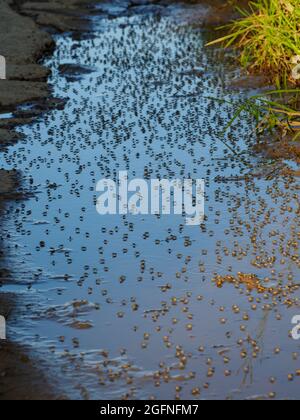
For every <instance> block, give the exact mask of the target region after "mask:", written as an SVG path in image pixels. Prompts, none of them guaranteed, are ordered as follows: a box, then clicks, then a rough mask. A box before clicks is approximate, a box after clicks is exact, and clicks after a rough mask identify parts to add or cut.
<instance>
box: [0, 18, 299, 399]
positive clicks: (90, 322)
mask: <svg viewBox="0 0 300 420" xmlns="http://www.w3.org/2000/svg"><path fill="white" fill-rule="evenodd" d="M206 36H207V34H205V33H204V32H203V31H201V30H199V29H197V28H195V27H193V26H191V25H183V24H182V23H181V22H180V19H177V20H176V19H173V18H171V17H168V16H163V17H159V16H157V15H155V16H152V15H151V14H149V15H147V16H146V17H145V16H132V17H129V18H128V17H126V18H125V17H123V18H122V17H121V18H118V19H115V20H107V21H106V20H102V21H101V28H100V29H99V30H96V31H95V32H93V33H92V34H89V36H86V37H85V36H82V37H81V38H80V39H76V40H74V39H73V38H72V37H68V36H59V37H57V47H56V50H55V53H54V55H53V56H52V57H51V58H49V59H48V60H47V65H48V66H49V67H50V68H51V70H52V76H51V79H50V82H51V84H52V86H53V90H54V96H56V97H60V98H63V99H67V103H66V106H65V109H64V110H51V111H50V112H49V113H47V114H46V115H43V116H42V117H41V118H40V119H39V120H38V121H37V122H35V123H34V124H32V125H30V126H25V127H22V128H20V129H19V131H20V132H21V133H23V134H24V141H20V142H19V143H18V145H16V146H14V147H11V148H10V149H9V150H8V151H7V152H6V153H5V154H4V155H2V156H1V165H2V167H3V168H5V169H17V170H18V171H19V173H20V174H21V176H22V179H23V188H24V189H25V190H26V191H30V192H31V193H32V197H31V198H29V199H28V200H26V201H22V202H18V203H17V204H11V205H8V206H7V208H6V209H5V214H4V220H3V221H2V224H3V227H2V228H3V230H4V237H5V239H4V241H2V242H3V243H2V244H1V247H2V248H3V249H4V255H5V258H4V260H3V261H2V263H1V264H2V267H5V268H6V269H7V277H8V278H9V280H10V281H8V282H7V281H6V282H5V281H3V283H5V284H6V285H5V286H4V287H3V288H2V290H3V291H9V292H11V291H14V292H16V293H18V294H20V296H21V297H22V299H23V300H24V304H23V307H22V308H21V309H20V311H19V316H18V319H16V322H15V324H14V325H12V326H10V329H9V334H10V338H11V339H13V340H16V341H19V342H21V343H24V344H26V345H29V346H30V347H31V348H32V351H33V353H34V354H36V355H37V356H38V357H41V358H42V359H43V360H44V363H45V364H47V366H48V367H49V369H48V370H49V379H50V380H51V378H53V380H55V381H56V382H57V383H59V385H60V386H59V388H58V392H60V393H61V394H63V395H65V396H68V397H70V398H72V397H74V398H97V399H105V398H109V399H118V398H124V399H148V398H157V399H174V398H177V399H180V398H181V399H190V398H191V399H199V398H200V399H201V398H203V399H217V398H218V399H220V398H221V399H224V398H233V399H240V398H255V399H256V398H287V397H288V398H297V397H299V379H300V372H299V369H300V360H299V359H298V352H299V344H300V342H298V341H296V340H293V339H292V337H291V330H292V328H293V324H292V318H293V317H294V316H295V315H298V314H299V315H300V308H299V302H298V298H299V291H298V287H299V286H298V283H299V226H300V223H299V183H298V182H297V180H294V179H293V178H289V177H285V178H284V177H283V176H281V163H278V162H273V161H265V160H264V159H263V158H261V157H259V156H255V155H253V154H251V144H252V142H255V138H254V137H253V136H250V137H249V126H251V124H252V122H251V121H247V120H246V119H244V120H242V121H239V122H238V123H237V124H236V125H235V126H234V127H233V128H232V130H231V131H230V134H229V135H228V136H227V137H226V138H224V140H223V139H222V137H220V132H221V131H222V130H223V129H224V128H225V127H226V125H227V124H228V122H229V120H230V118H231V116H232V109H231V106H230V105H228V104H226V103H224V104H223V103H220V102H218V101H216V100H215V99H214V98H218V99H229V100H237V99H239V98H240V97H239V95H238V94H237V93H236V92H235V93H231V92H230V90H229V89H228V86H229V84H230V81H231V80H232V79H233V78H234V77H235V76H236V75H237V74H238V72H237V69H236V68H234V67H233V66H232V59H231V58H230V57H227V58H226V57H225V58H224V57H223V56H222V53H221V52H220V51H216V50H213V49H207V48H205V47H204V44H205V38H206ZM62 65H64V66H62ZM76 66H77V67H76ZM220 139H222V140H220ZM119 171H128V176H129V179H135V178H143V179H150V178H167V179H170V180H173V179H176V178H178V179H189V178H192V179H204V180H205V200H206V204H205V215H206V217H205V221H204V222H203V224H202V225H201V226H188V225H186V221H185V217H183V216H177V215H170V216H166V215H163V216H151V215H149V216H148V215H139V216H127V215H126V216H122V215H117V216H100V215H99V214H98V213H97V211H96V205H95V203H96V199H97V197H98V195H99V194H98V193H97V192H96V184H97V182H98V181H99V180H100V179H102V178H111V179H115V180H117V179H118V173H119ZM2 280H3V279H2Z"/></svg>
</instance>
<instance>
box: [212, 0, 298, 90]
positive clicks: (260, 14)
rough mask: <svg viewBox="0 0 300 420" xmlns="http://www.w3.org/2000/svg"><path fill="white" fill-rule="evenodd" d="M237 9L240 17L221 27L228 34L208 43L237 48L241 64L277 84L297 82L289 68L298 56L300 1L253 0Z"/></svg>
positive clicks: (279, 85) (293, 64)
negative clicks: (243, 8)
mask: <svg viewBox="0 0 300 420" xmlns="http://www.w3.org/2000/svg"><path fill="white" fill-rule="evenodd" d="M237 9H238V10H239V12H240V14H241V18H240V19H238V20H236V21H234V22H232V23H231V24H229V25H226V26H223V27H222V28H220V29H227V30H229V34H227V35H225V36H223V37H221V38H218V39H217V40H215V41H213V42H210V43H209V44H208V45H213V44H217V43H223V44H224V45H225V47H232V46H234V47H237V48H239V49H240V51H241V54H240V59H241V63H242V65H243V66H245V67H247V68H248V69H249V70H251V71H255V72H260V73H261V72H263V73H264V74H265V75H267V76H269V78H270V79H271V80H272V81H273V82H276V84H277V86H278V88H280V87H281V86H284V87H286V86H287V85H288V82H290V83H292V84H297V82H298V81H297V80H296V79H295V78H294V77H293V74H292V71H293V68H295V65H296V64H297V56H299V57H298V58H299V59H300V1H299V0H256V1H255V2H249V9H248V10H242V9H240V8H239V7H237ZM299 62H300V61H299Z"/></svg>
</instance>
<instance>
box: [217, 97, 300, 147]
mask: <svg viewBox="0 0 300 420" xmlns="http://www.w3.org/2000/svg"><path fill="white" fill-rule="evenodd" d="M291 94H292V96H291V97H290V98H289V99H287V96H290V95H291ZM295 94H300V90H299V89H291V90H287V89H286V90H277V91H270V92H267V93H266V92H265V93H264V94H262V95H255V96H252V97H250V98H248V99H246V100H244V101H243V102H241V103H233V102H229V101H223V100H222V101H221V102H226V103H228V104H230V105H231V106H232V108H233V117H232V119H231V120H230V122H229V123H228V125H227V126H226V127H225V130H224V131H223V133H222V135H224V134H225V132H226V131H227V130H228V129H229V128H230V127H231V126H232V125H233V124H234V122H235V121H236V120H238V119H239V118H241V117H242V115H243V114H244V113H247V114H249V115H251V116H252V117H253V118H254V120H255V121H256V127H255V130H256V133H257V134H265V133H266V132H267V131H268V132H270V133H272V134H274V132H275V131H276V132H280V133H281V136H282V137H285V136H287V135H289V136H291V137H292V140H293V141H295V140H297V139H299V138H300V111H296V110H295V109H296V108H297V107H296V104H295V101H297V100H298V99H297V97H295ZM274 97H275V98H278V97H279V98H280V99H281V100H280V99H277V100H275V99H274Z"/></svg>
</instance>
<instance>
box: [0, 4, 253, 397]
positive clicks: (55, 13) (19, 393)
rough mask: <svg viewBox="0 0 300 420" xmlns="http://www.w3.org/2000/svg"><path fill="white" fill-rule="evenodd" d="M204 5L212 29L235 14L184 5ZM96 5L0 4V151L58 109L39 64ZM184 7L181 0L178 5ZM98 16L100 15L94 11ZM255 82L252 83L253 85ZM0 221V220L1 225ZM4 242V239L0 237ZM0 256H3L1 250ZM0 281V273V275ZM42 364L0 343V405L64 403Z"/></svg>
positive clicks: (10, 304)
mask: <svg viewBox="0 0 300 420" xmlns="http://www.w3.org/2000/svg"><path fill="white" fill-rule="evenodd" d="M185 2H188V3H200V4H201V3H204V4H207V5H209V6H210V10H211V12H210V13H209V15H208V16H206V18H205V21H204V22H199V24H201V25H205V26H212V27H213V26H217V25H220V24H222V23H225V22H227V21H229V20H231V19H232V18H233V17H234V11H233V10H232V9H231V7H230V6H225V5H224V3H225V2H224V1H223V0H195V1H193V0H191V1H188V0H186V1H185ZM96 3H97V1H94V2H93V1H91V0H61V1H60V2H59V3H58V2H56V1H55V0H48V1H44V2H36V3H34V2H31V3H26V1H24V0H0V15H1V18H2V19H1V26H0V39H1V41H2V40H4V42H1V51H0V54H1V55H3V56H5V58H6V60H7V80H5V81H1V83H0V114H4V113H8V112H9V113H13V114H14V115H13V117H12V118H11V117H10V118H3V119H0V152H1V150H4V149H5V148H6V147H8V146H10V145H12V144H14V143H15V142H17V141H18V139H19V135H18V134H17V133H16V132H15V131H14V128H15V127H17V126H18V125H22V124H27V123H30V122H31V121H33V120H34V119H35V118H36V117H37V116H38V115H41V113H43V112H45V111H47V109H50V108H52V107H56V106H57V105H61V103H60V101H57V100H55V99H54V98H53V97H52V95H51V89H50V87H49V86H48V83H47V80H48V76H49V70H48V69H47V68H45V67H43V66H42V65H41V64H39V62H40V60H41V59H42V58H43V57H44V56H45V55H47V54H51V52H52V51H53V50H54V47H55V43H54V41H53V38H52V36H51V34H54V33H58V32H61V33H63V32H73V33H74V36H79V35H80V33H83V32H88V31H89V30H90V28H91V20H89V19H88V17H89V16H92V15H93V14H94V13H95V9H94V8H93V7H92V5H93V4H96ZM128 3H129V6H128V7H134V6H137V5H143V4H146V3H151V4H163V5H170V4H172V3H176V1H175V0H173V1H172V0H160V1H159V0H158V1H155V0H149V1H148V2H147V1H145V0H131V1H130V2H128ZM181 3H183V1H182V2H181ZM97 13H98V14H100V12H97ZM254 83H255V82H254ZM22 104H31V105H33V110H32V107H31V110H30V112H28V111H27V112H26V111H20V110H18V106H19V105H22ZM20 183H21V180H19V177H18V174H16V173H10V172H7V171H3V170H1V171H0V218H1V217H2V216H1V213H2V212H3V209H4V208H5V202H7V201H16V200H18V199H22V197H20V192H19V187H20ZM0 221H1V220H0ZM2 240H3V238H2ZM0 251H1V256H2V257H3V251H2V250H0ZM0 274H1V277H3V276H2V273H1V272H0ZM19 300H20V298H19V297H17V296H16V295H14V294H12V293H9V294H7V293H5V294H3V293H0V314H1V315H4V316H6V317H7V318H8V319H9V318H10V317H11V315H12V314H14V317H16V316H17V315H16V314H17V313H18V306H19V305H20V304H21V302H20V301H19ZM40 363H41V361H39V360H35V359H33V358H32V357H31V356H30V352H29V351H28V349H26V348H24V347H22V348H21V347H20V346H19V345H18V344H15V343H13V342H10V341H9V340H8V341H5V342H1V343H0V400H1V399H6V400H9V399H13V400H23V399H25V400H31V399H34V400H37V399H57V398H63V396H62V395H61V394H60V395H58V393H59V391H57V390H56V387H55V386H54V384H51V385H50V384H49V383H48V382H47V378H46V377H45V375H44V374H43V373H42V371H43V369H41V368H40Z"/></svg>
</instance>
